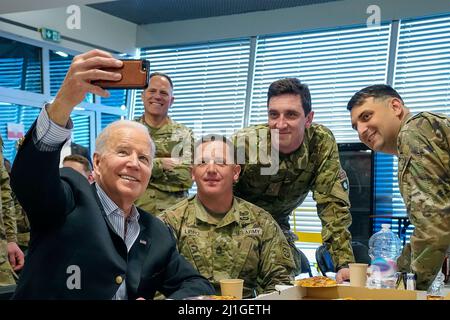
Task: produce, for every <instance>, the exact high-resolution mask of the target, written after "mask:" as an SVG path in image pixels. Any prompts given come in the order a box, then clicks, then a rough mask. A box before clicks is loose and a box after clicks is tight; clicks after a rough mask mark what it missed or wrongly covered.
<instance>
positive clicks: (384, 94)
mask: <svg viewBox="0 0 450 320" xmlns="http://www.w3.org/2000/svg"><path fill="white" fill-rule="evenodd" d="M390 97H392V98H397V99H399V100H400V101H401V102H402V103H403V99H402V97H400V95H399V94H398V92H397V91H395V90H394V89H393V88H392V87H391V86H388V85H387V84H375V85H372V86H368V87H365V88H364V89H361V90H359V91H358V92H357V93H355V94H354V95H353V97H352V98H351V99H350V101H349V102H348V104H347V110H348V111H352V109H353V107H359V106H360V105H362V104H363V103H364V101H366V99H367V98H374V99H386V98H390Z"/></svg>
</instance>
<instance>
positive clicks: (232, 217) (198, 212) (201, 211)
mask: <svg viewBox="0 0 450 320" xmlns="http://www.w3.org/2000/svg"><path fill="white" fill-rule="evenodd" d="M194 206H195V217H196V219H198V220H200V221H202V222H205V223H208V224H214V225H216V222H215V221H214V220H213V219H212V218H211V217H210V215H209V214H208V212H207V211H206V209H205V206H203V204H202V203H201V202H200V200H199V199H198V197H197V196H195V198H194ZM237 206H238V205H237V201H236V198H235V197H233V205H232V206H231V209H230V210H229V211H228V212H227V213H226V214H225V216H224V217H223V219H222V220H221V221H220V222H219V223H218V224H217V227H223V226H226V225H228V224H231V223H233V222H236V223H239V220H240V217H239V210H237Z"/></svg>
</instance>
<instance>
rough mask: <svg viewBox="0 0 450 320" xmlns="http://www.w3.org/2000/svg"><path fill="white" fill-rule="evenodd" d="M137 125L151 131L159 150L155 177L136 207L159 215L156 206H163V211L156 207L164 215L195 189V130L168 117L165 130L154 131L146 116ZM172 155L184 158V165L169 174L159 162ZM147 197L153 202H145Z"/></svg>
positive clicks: (154, 163) (176, 167) (153, 173)
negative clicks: (193, 151) (165, 211)
mask: <svg viewBox="0 0 450 320" xmlns="http://www.w3.org/2000/svg"><path fill="white" fill-rule="evenodd" d="M135 121H137V122H140V123H142V124H143V125H145V126H146V127H147V129H148V130H149V133H150V136H151V137H152V139H153V141H154V143H155V147H156V154H155V159H154V160H153V169H152V176H151V178H150V182H149V184H148V187H147V191H146V193H144V195H143V196H142V197H141V198H140V199H139V200H138V201H137V202H136V204H137V205H138V206H140V207H141V208H142V209H144V210H146V211H148V212H153V213H158V212H154V210H155V208H152V206H153V205H152V203H155V202H159V204H160V205H161V207H159V206H158V207H156V211H162V210H163V209H166V208H168V207H170V206H172V205H174V204H175V203H177V202H179V201H181V200H182V199H184V198H186V197H187V196H188V191H189V189H190V188H191V187H192V178H191V170H190V166H191V162H192V150H193V146H194V135H193V132H192V130H191V129H189V128H187V127H186V126H184V125H182V124H180V123H177V122H175V121H173V120H172V119H170V117H168V123H167V124H165V125H163V126H162V127H161V128H153V127H150V126H149V125H148V124H147V123H146V122H145V121H144V115H142V116H141V117H139V118H137V119H135ZM172 154H176V155H177V156H178V157H180V158H181V160H182V164H180V165H177V166H175V167H174V168H173V169H172V170H165V169H164V168H163V166H162V162H161V159H159V158H170V157H172ZM146 197H147V198H148V197H150V198H152V199H151V200H150V201H147V200H146V199H144V198H146ZM180 198H181V199H180ZM166 202H167V203H166ZM144 203H145V204H144ZM149 206H150V207H149Z"/></svg>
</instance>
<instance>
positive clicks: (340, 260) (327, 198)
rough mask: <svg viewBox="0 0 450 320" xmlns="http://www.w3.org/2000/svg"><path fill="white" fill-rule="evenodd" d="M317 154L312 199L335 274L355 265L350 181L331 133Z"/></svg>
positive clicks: (324, 138)
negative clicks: (342, 166)
mask: <svg viewBox="0 0 450 320" xmlns="http://www.w3.org/2000/svg"><path fill="white" fill-rule="evenodd" d="M321 144H322V146H321V148H320V150H319V151H318V152H317V157H318V159H317V163H319V165H318V170H317V176H316V180H315V182H314V185H313V198H314V200H315V201H316V202H317V212H318V215H319V218H320V220H321V222H322V239H323V242H324V243H325V244H326V245H327V248H328V250H329V252H330V254H331V257H332V259H333V263H334V265H335V267H336V271H337V270H339V269H341V268H343V267H346V266H347V265H348V263H350V262H354V261H355V258H354V256H353V250H352V247H351V240H352V237H351V234H350V231H349V230H348V228H349V227H350V225H351V223H352V217H351V214H350V201H349V198H348V180H347V175H346V173H345V171H344V170H343V169H342V168H341V164H340V161H339V153H338V149H337V144H336V141H335V140H334V137H333V136H332V134H331V132H329V134H327V135H325V136H323V137H322V139H321Z"/></svg>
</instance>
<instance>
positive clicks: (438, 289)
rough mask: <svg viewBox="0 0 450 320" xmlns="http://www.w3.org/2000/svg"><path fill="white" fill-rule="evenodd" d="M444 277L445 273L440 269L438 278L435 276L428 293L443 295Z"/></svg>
mask: <svg viewBox="0 0 450 320" xmlns="http://www.w3.org/2000/svg"><path fill="white" fill-rule="evenodd" d="M444 279H445V275H444V274H443V273H442V271H441V270H439V273H438V274H437V276H436V278H434V281H433V283H432V284H431V285H430V287H429V288H428V290H427V294H429V295H432V296H442V295H443V289H444V285H445V283H444Z"/></svg>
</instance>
